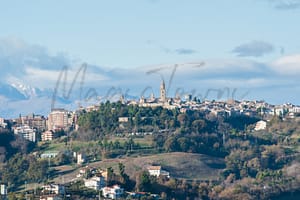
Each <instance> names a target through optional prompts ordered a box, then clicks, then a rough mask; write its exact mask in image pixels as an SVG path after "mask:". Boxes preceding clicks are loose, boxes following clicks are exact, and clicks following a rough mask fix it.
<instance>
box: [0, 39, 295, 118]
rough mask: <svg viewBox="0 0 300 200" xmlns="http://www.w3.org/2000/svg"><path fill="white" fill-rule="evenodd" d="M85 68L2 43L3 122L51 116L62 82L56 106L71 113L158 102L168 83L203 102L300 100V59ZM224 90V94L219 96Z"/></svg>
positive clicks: (18, 43)
mask: <svg viewBox="0 0 300 200" xmlns="http://www.w3.org/2000/svg"><path fill="white" fill-rule="evenodd" d="M241 48H242V47H241ZM237 51H238V50H237ZM116 59H118V58H116ZM82 63H84V62H82V61H81V60H78V59H77V60H75V59H73V58H70V56H68V55H66V54H62V53H56V54H51V53H49V52H48V50H47V48H46V47H42V46H39V45H32V44H28V43H26V42H24V41H22V40H19V39H15V38H5V39H1V40H0V69H1V73H0V78H1V79H0V113H1V117H17V116H18V115H19V114H28V113H32V112H34V113H37V114H47V113H48V112H49V111H50V109H51V105H52V97H53V94H54V92H55V89H56V83H57V81H58V79H59V78H61V82H60V84H59V87H57V98H56V101H55V106H56V107H65V108H67V109H74V108H76V107H78V106H79V105H88V104H92V103H96V102H99V101H104V100H115V99H116V98H118V96H119V95H120V94H123V95H125V97H126V98H138V97H140V96H142V95H143V96H146V97H147V96H149V95H150V93H152V92H153V93H154V94H155V95H156V96H158V91H159V85H160V82H161V80H164V81H165V82H166V85H167V88H168V89H169V91H168V95H169V96H175V93H176V91H177V92H180V93H181V94H186V93H193V94H194V96H197V97H198V98H200V99H204V98H208V99H227V98H231V97H233V98H235V99H238V100H242V99H258V100H262V99H264V100H266V101H268V102H271V103H285V102H291V103H294V104H297V103H298V102H299V100H300V99H299V98H300V97H299V95H297V93H298V92H299V91H300V87H299V84H298V78H297V77H299V75H300V69H299V67H298V66H299V64H300V56H299V55H289V56H281V57H280V58H279V59H277V60H274V61H273V62H271V63H259V62H256V61H253V60H251V59H245V58H232V59H207V60H203V59H199V60H194V61H190V62H184V63H177V64H178V65H177V67H176V69H175V68H174V66H175V64H176V63H163V64H161V63H152V64H151V63H149V65H148V66H139V67H137V66H132V67H131V68H123V67H122V66H118V67H103V66H97V65H93V64H87V65H86V67H83V66H85V65H82ZM64 66H68V70H66V71H67V72H66V71H63V69H64V68H63V67H64ZM65 72H66V73H65ZM172 73H173V75H172ZM76 76H77V77H76ZM64 82H65V83H66V84H65V85H64V84H63V83H64ZM64 86H65V88H64ZM72 86H73V87H72ZM71 88H72V90H70V89H71ZM225 89H226V90H225ZM221 90H222V91H226V92H224V93H222V95H220V92H218V91H221ZM227 91H229V93H227ZM114 94H116V95H114Z"/></svg>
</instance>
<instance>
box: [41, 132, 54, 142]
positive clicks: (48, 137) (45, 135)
mask: <svg viewBox="0 0 300 200" xmlns="http://www.w3.org/2000/svg"><path fill="white" fill-rule="evenodd" d="M54 138H55V134H54V132H53V131H52V130H48V131H45V132H43V133H42V141H52V140H53V139H54Z"/></svg>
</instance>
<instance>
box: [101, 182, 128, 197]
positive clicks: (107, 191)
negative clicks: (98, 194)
mask: <svg viewBox="0 0 300 200" xmlns="http://www.w3.org/2000/svg"><path fill="white" fill-rule="evenodd" d="M101 190H102V195H103V196H104V197H106V198H109V199H117V198H120V197H121V196H122V195H123V194H124V189H123V188H121V187H120V186H119V185H114V186H112V187H104V188H102V189H101Z"/></svg>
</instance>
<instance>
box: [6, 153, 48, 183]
mask: <svg viewBox="0 0 300 200" xmlns="http://www.w3.org/2000/svg"><path fill="white" fill-rule="evenodd" d="M48 175H49V168H48V162H47V160H38V159H37V158H36V157H35V156H33V155H25V154H21V153H17V154H15V155H14V156H13V157H12V158H11V159H9V161H8V162H7V163H6V164H5V165H4V166H3V167H2V169H1V174H0V176H1V180H2V181H3V182H5V183H7V184H8V186H9V187H10V188H14V187H17V186H19V185H22V184H24V183H25V182H28V183H29V182H34V183H40V182H43V181H45V180H46V179H47V177H48Z"/></svg>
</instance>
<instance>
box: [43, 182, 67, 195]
mask: <svg viewBox="0 0 300 200" xmlns="http://www.w3.org/2000/svg"><path fill="white" fill-rule="evenodd" d="M42 189H43V193H47V194H49V193H50V194H64V193H65V187H64V186H63V185H58V184H49V185H44V186H42Z"/></svg>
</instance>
